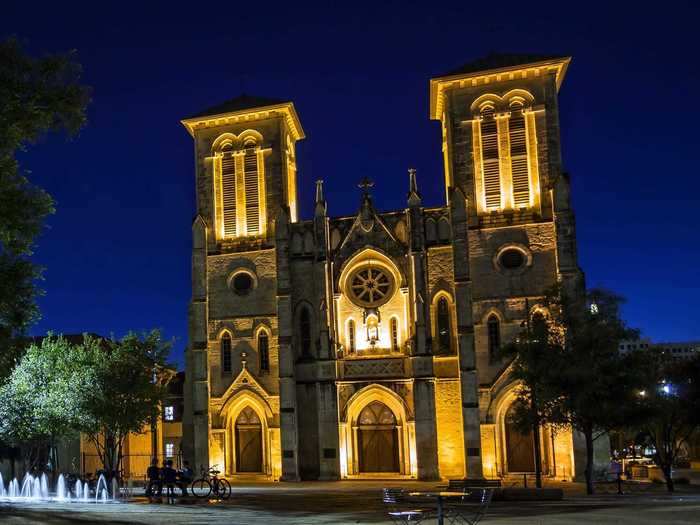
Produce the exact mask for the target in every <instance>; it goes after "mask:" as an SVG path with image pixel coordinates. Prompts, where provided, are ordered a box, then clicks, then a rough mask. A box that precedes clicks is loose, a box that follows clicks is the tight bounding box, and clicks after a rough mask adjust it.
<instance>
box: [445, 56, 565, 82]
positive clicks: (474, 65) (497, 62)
mask: <svg viewBox="0 0 700 525" xmlns="http://www.w3.org/2000/svg"><path fill="white" fill-rule="evenodd" d="M566 58H567V57H565V56H560V55H518V54H515V53H491V54H489V55H486V56H485V57H482V58H477V59H476V60H472V61H471V62H467V63H466V64H463V65H462V66H461V67H458V68H457V69H454V70H452V71H449V72H447V73H444V74H442V75H438V76H437V78H440V77H451V76H455V75H464V74H467V73H481V72H483V71H489V70H491V69H502V68H510V67H513V66H522V65H525V64H532V63H537V62H548V61H550V60H564V59H566Z"/></svg>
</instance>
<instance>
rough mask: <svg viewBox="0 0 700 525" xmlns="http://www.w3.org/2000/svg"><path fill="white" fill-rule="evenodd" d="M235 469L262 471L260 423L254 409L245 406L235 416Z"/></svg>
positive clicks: (249, 471)
mask: <svg viewBox="0 0 700 525" xmlns="http://www.w3.org/2000/svg"><path fill="white" fill-rule="evenodd" d="M235 433H236V439H235V442H236V471H237V472H240V473H260V472H263V442H262V424H261V422H260V418H259V417H258V415H257V414H256V413H255V411H254V410H253V409H252V408H250V407H246V408H244V409H243V410H241V413H240V414H239V415H238V417H237V418H236V424H235Z"/></svg>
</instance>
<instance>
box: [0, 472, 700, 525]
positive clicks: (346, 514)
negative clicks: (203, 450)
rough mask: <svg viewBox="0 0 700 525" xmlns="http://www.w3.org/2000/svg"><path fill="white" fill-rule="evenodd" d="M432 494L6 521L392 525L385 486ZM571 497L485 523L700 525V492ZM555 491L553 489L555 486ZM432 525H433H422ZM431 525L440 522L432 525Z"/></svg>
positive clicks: (254, 494)
mask: <svg viewBox="0 0 700 525" xmlns="http://www.w3.org/2000/svg"><path fill="white" fill-rule="evenodd" d="M386 485H390V486H403V487H405V488H409V489H411V490H431V489H435V488H436V487H437V485H435V484H428V483H420V482H403V483H393V482H364V481H340V482H332V483H321V482H316V483H275V484H251V485H245V486H241V485H236V486H234V489H233V494H232V497H231V498H230V499H229V500H228V501H225V502H216V501H200V500H194V499H189V498H188V499H178V500H176V502H175V503H174V504H168V503H166V502H165V500H162V502H161V501H160V500H158V501H155V500H151V501H149V500H148V499H147V498H145V497H142V496H138V497H135V498H134V499H133V501H130V502H118V503H48V502H35V503H29V502H27V503H8V502H6V501H5V502H0V523H3V524H5V523H8V524H11V525H15V524H18V525H19V524H22V525H24V524H34V523H42V524H44V523H45V524H55V525H59V524H60V525H63V524H69V523H85V524H87V523H90V524H92V523H95V524H115V525H116V524H126V523H139V524H153V525H160V524H167V525H176V524H218V523H221V524H231V525H234V524H235V525H238V524H240V525H248V524H251V525H257V524H265V525H272V524H275V525H276V524H287V523H289V524H294V525H296V524H308V525H314V524H331V523H333V524H358V523H367V524H374V525H380V524H381V525H383V524H389V523H391V522H390V521H389V520H388V519H387V515H386V509H385V508H384V507H383V505H382V503H381V499H380V491H381V488H382V487H383V486H386ZM561 485H563V486H564V488H565V498H564V500H562V501H554V502H494V503H493V504H492V505H491V507H490V508H489V511H488V513H487V516H486V518H485V519H484V520H483V522H482V523H486V524H491V523H493V524H511V523H512V524H524V523H528V524H547V525H568V524H573V523H601V524H613V523H615V524H638V523H649V524H655V523H659V524H660V523H664V524H668V523H671V524H690V523H692V524H698V523H700V488H699V487H697V486H695V485H686V486H682V487H679V489H678V491H677V492H676V493H675V494H674V495H668V494H666V493H665V492H664V490H663V487H662V486H659V485H653V484H650V483H647V484H644V485H635V486H626V490H627V491H628V494H626V495H624V496H617V495H615V494H613V493H612V492H613V491H612V486H610V487H606V486H600V487H599V488H600V489H601V492H603V491H605V490H607V489H608V488H609V489H611V490H610V492H611V493H609V494H605V493H599V494H596V495H594V496H585V495H584V494H583V486H582V485H580V484H576V483H568V484H561ZM550 486H551V485H550ZM423 523H426V522H423ZM428 523H434V521H432V522H428Z"/></svg>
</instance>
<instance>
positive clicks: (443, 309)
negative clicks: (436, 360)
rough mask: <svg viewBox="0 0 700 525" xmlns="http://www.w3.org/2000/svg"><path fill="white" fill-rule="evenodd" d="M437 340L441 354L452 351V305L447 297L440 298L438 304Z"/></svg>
mask: <svg viewBox="0 0 700 525" xmlns="http://www.w3.org/2000/svg"><path fill="white" fill-rule="evenodd" d="M436 318H437V339H438V350H439V351H440V352H450V351H451V350H452V327H451V324H452V323H451V320H450V305H449V303H448V302H447V299H446V298H445V297H440V299H438V302H437V311H436Z"/></svg>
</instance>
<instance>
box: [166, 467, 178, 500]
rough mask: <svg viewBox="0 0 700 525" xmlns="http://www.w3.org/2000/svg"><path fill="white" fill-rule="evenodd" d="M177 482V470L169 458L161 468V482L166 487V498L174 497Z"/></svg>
mask: <svg viewBox="0 0 700 525" xmlns="http://www.w3.org/2000/svg"><path fill="white" fill-rule="evenodd" d="M176 482H177V471H176V470H175V469H174V468H173V460H172V459H169V460H168V461H166V462H165V467H164V468H163V484H164V485H165V488H166V491H167V492H166V495H167V497H168V499H172V498H174V497H175V483H176Z"/></svg>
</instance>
